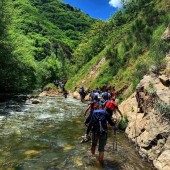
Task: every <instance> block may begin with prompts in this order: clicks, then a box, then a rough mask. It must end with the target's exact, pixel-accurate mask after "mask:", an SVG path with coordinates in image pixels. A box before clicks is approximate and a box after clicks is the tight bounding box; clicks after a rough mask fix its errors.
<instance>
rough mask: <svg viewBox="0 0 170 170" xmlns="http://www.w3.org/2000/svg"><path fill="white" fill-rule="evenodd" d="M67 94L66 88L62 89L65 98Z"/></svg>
mask: <svg viewBox="0 0 170 170" xmlns="http://www.w3.org/2000/svg"><path fill="white" fill-rule="evenodd" d="M67 95H68V92H67V90H64V91H63V96H64V97H65V98H67Z"/></svg>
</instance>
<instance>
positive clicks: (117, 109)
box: [116, 106, 123, 117]
mask: <svg viewBox="0 0 170 170" xmlns="http://www.w3.org/2000/svg"><path fill="white" fill-rule="evenodd" d="M116 111H118V112H119V114H120V116H121V117H123V114H122V112H121V111H120V110H119V108H118V106H116Z"/></svg>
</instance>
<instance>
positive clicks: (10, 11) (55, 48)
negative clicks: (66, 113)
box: [0, 0, 96, 92]
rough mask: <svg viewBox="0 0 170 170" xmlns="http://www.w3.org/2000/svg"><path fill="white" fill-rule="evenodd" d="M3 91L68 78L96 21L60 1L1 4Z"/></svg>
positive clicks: (25, 0) (1, 0)
mask: <svg viewBox="0 0 170 170" xmlns="http://www.w3.org/2000/svg"><path fill="white" fill-rule="evenodd" d="M0 11H1V12H0V15H1V16H0V73H1V74H0V79H1V82H0V87H1V88H0V89H1V90H0V91H1V92H21V91H22V92H23V91H26V90H31V89H34V88H36V87H42V86H44V85H45V84H47V83H48V82H52V81H53V80H54V79H63V78H67V75H68V73H69V69H70V58H71V56H72V52H73V50H74V49H75V48H76V46H77V44H79V43H80V40H81V36H83V35H84V33H85V32H87V31H88V29H89V28H90V27H91V26H92V24H93V23H95V21H96V20H95V19H92V18H90V17H89V16H88V15H86V14H84V13H82V12H81V11H80V10H78V9H75V8H73V7H71V6H70V5H67V4H64V3H62V2H61V1H58V0H40V1H37V0H9V1H6V0H0Z"/></svg>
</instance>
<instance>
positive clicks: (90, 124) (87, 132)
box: [86, 123, 92, 136]
mask: <svg viewBox="0 0 170 170" xmlns="http://www.w3.org/2000/svg"><path fill="white" fill-rule="evenodd" d="M91 128H92V123H89V125H88V126H87V130H86V135H87V136H88V135H89V133H90V130H91Z"/></svg>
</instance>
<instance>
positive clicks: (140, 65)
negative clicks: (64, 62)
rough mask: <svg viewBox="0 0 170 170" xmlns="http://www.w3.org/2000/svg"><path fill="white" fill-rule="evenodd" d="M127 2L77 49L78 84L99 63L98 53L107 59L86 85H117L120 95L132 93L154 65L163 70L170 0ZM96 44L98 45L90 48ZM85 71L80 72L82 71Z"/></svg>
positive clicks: (90, 33)
mask: <svg viewBox="0 0 170 170" xmlns="http://www.w3.org/2000/svg"><path fill="white" fill-rule="evenodd" d="M123 6H124V10H122V11H121V10H119V11H117V12H116V14H115V15H113V16H112V17H111V18H110V19H109V21H107V22H105V23H102V24H101V25H102V26H101V25H100V29H99V30H98V32H99V34H97V33H96V34H95V35H93V29H90V30H89V32H88V35H86V37H84V38H83V40H82V42H81V44H79V45H78V46H77V48H76V50H75V51H74V53H73V59H74V58H75V62H74V64H75V65H74V67H76V68H77V69H74V70H75V72H76V71H77V70H79V72H78V73H77V74H76V75H75V76H74V77H73V78H72V79H71V81H72V82H77V81H78V82H77V84H76V86H78V85H80V84H84V81H83V80H87V77H88V75H89V70H90V69H91V68H93V67H95V66H96V65H97V63H98V60H93V58H96V57H97V58H98V59H99V58H100V59H101V58H106V60H105V62H103V64H102V66H101V68H100V70H99V74H97V77H95V79H93V80H89V81H88V82H87V81H86V83H85V87H86V88H88V89H92V88H94V87H102V86H114V87H115V89H116V91H117V92H121V93H122V96H121V97H120V98H126V97H128V96H129V95H130V94H131V93H132V92H133V91H134V89H135V88H136V86H137V84H138V83H139V81H140V80H141V79H142V77H143V76H144V75H145V74H146V73H148V72H149V70H150V68H151V67H153V66H154V67H156V69H157V70H159V69H161V68H162V66H163V65H164V63H163V59H164V57H165V56H166V54H167V53H168V52H169V49H170V43H169V40H166V41H165V40H161V36H162V34H163V32H164V31H165V29H166V28H167V26H168V24H169V20H170V11H169V7H170V2H167V1H166V0H150V1H148V0H137V1H133V0H130V1H123ZM97 24H100V23H97ZM103 35H104V36H103ZM88 37H93V38H88ZM100 38H101V42H102V43H96V42H95V39H98V40H100ZM98 42H99V41H98ZM92 43H95V45H94V44H93V45H92ZM94 46H95V48H90V47H94ZM85 49H87V50H85ZM96 49H98V51H97V50H96ZM92 50H93V53H92V52H91V51H92ZM89 53H90V54H89ZM96 53H97V54H96ZM92 54H93V55H92ZM91 58H92V59H91ZM76 60H77V62H76ZM86 62H87V65H89V63H90V65H91V67H90V68H89V67H88V69H87V70H86V71H82V70H85V68H87V67H86V65H85V63H86ZM83 72H84V75H81V76H79V73H83ZM95 74H96V73H95ZM83 77H84V78H83ZM74 80H76V81H74ZM70 84H71V83H70V82H68V88H69V89H73V87H74V86H75V83H74V84H73V86H71V85H70ZM86 84H88V86H86Z"/></svg>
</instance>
